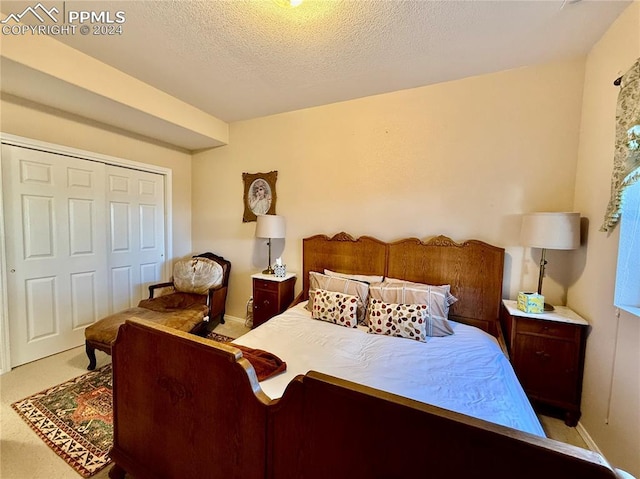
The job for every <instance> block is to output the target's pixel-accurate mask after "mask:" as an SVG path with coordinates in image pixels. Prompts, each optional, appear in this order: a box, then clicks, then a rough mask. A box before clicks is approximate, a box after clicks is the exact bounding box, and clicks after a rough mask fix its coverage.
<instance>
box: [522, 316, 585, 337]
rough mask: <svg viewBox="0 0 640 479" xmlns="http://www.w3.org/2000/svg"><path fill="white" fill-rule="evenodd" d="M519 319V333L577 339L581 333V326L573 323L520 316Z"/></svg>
mask: <svg viewBox="0 0 640 479" xmlns="http://www.w3.org/2000/svg"><path fill="white" fill-rule="evenodd" d="M517 320H518V333H523V334H526V333H531V334H539V335H543V336H549V337H553V338H566V339H575V338H576V337H577V334H579V328H577V327H576V326H575V325H572V324H564V323H557V322H553V321H544V320H538V319H526V318H518V319H517Z"/></svg>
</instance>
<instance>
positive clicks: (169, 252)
mask: <svg viewBox="0 0 640 479" xmlns="http://www.w3.org/2000/svg"><path fill="white" fill-rule="evenodd" d="M0 143H4V144H7V145H13V146H20V147H22V148H29V149H32V150H40V151H45V152H49V153H56V154H59V155H64V156H70V157H73V158H79V159H83V160H89V161H97V162H100V163H105V164H108V165H114V166H121V167H124V168H130V169H134V170H140V171H146V172H149V173H157V174H160V175H163V177H164V211H165V228H164V231H165V238H164V253H165V257H164V261H163V266H162V277H163V279H165V280H166V279H168V278H169V277H170V276H171V273H172V261H171V259H172V258H173V223H172V222H171V221H172V218H173V212H172V208H171V204H172V200H173V194H172V192H173V171H172V170H171V169H170V168H165V167H162V166H156V165H149V164H146V163H140V162H138V161H133V160H127V159H124V158H117V157H115V156H108V155H102V154H100V153H94V152H91V151H86V150H80V149H78V148H72V147H69V146H64V145H57V144H55V143H48V142H45V141H40V140H34V139H31V138H25V137H22V136H16V135H11V134H8V133H2V132H0ZM1 184H2V166H1V164H0V185H1ZM0 298H1V299H2V307H1V308H0V374H4V373H5V372H8V371H10V370H11V367H10V364H11V362H10V356H9V353H10V351H9V347H10V345H9V321H8V318H9V316H8V305H7V271H6V248H5V234H4V207H3V204H2V195H0Z"/></svg>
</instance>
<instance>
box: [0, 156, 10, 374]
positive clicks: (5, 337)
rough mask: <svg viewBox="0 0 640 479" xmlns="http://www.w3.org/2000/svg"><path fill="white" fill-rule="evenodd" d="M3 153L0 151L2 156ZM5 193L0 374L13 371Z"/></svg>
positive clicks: (0, 212)
mask: <svg viewBox="0 0 640 479" xmlns="http://www.w3.org/2000/svg"><path fill="white" fill-rule="evenodd" d="M1 156H2V154H1V153H0V157H1ZM0 186H2V164H1V161H0ZM3 197H4V195H2V194H0V299H1V300H2V301H0V305H2V307H0V375H1V374H4V373H7V372H9V371H11V362H10V355H9V354H10V351H9V302H8V296H7V286H6V285H7V270H6V267H5V265H6V264H7V259H6V252H5V248H4V243H5V239H4V238H5V233H4V206H3V203H2V202H3Z"/></svg>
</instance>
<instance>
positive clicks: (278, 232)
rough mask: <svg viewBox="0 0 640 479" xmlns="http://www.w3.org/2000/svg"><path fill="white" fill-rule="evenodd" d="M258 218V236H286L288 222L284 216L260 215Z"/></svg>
mask: <svg viewBox="0 0 640 479" xmlns="http://www.w3.org/2000/svg"><path fill="white" fill-rule="evenodd" d="M256 218H257V220H256V238H284V237H285V233H286V223H285V219H284V216H278V215H259V216H257V217H256Z"/></svg>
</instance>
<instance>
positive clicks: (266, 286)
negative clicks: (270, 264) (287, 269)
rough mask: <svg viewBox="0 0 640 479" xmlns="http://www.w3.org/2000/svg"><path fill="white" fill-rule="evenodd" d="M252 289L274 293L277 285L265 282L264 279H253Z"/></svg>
mask: <svg viewBox="0 0 640 479" xmlns="http://www.w3.org/2000/svg"><path fill="white" fill-rule="evenodd" d="M253 287H254V288H256V289H261V290H263V291H273V292H274V293H277V292H278V288H279V284H278V283H276V282H275V281H266V280H264V279H254V280H253Z"/></svg>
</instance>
